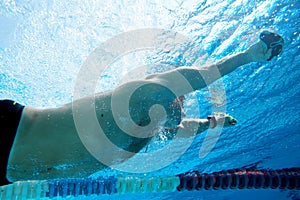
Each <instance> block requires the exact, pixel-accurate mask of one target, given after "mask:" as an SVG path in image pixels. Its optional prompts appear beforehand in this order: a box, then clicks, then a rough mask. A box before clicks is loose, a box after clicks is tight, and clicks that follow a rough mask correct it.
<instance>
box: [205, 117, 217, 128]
mask: <svg viewBox="0 0 300 200" xmlns="http://www.w3.org/2000/svg"><path fill="white" fill-rule="evenodd" d="M207 120H208V122H209V128H210V129H214V128H216V127H217V125H218V123H217V119H216V117H215V116H213V115H208V116H207Z"/></svg>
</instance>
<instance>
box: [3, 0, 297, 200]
mask: <svg viewBox="0 0 300 200" xmlns="http://www.w3.org/2000/svg"><path fill="white" fill-rule="evenodd" d="M0 6H1V7H0V8H1V10H0V11H1V16H0V26H1V30H0V34H1V38H0V52H1V53H0V56H1V57H0V66H1V71H0V72H1V73H0V82H1V84H0V98H1V99H3V98H8V99H13V100H16V101H18V102H20V103H22V104H24V105H32V106H38V107H49V106H50V107H55V106H59V105H62V104H64V103H67V102H70V101H71V100H72V98H73V90H74V82H75V80H76V76H77V74H78V72H79V70H80V68H81V66H82V64H83V62H84V60H85V59H86V58H87V56H88V55H89V54H90V53H91V52H92V51H93V50H94V49H95V48H96V47H97V46H98V45H100V44H101V43H103V42H105V41H106V40H108V39H110V38H112V37H114V36H115V35H118V34H121V33H123V32H126V31H130V30H135V29H141V28H149V27H150V28H163V29H171V30H174V31H176V32H179V33H181V34H183V35H185V36H187V37H189V38H190V39H192V40H193V41H194V42H195V43H197V44H198V45H199V46H200V47H201V48H202V49H201V53H197V52H193V51H190V49H192V47H191V48H186V49H176V48H175V49H173V51H170V52H171V53H168V52H167V53H166V52H158V53H157V55H154V56H146V59H145V60H146V61H139V59H140V57H142V56H140V55H132V57H130V56H128V57H126V58H125V59H123V60H122V61H120V63H122V68H121V69H120V68H114V70H120V73H125V72H126V70H127V69H129V68H130V67H131V65H132V63H133V60H134V62H135V63H134V65H135V66H137V65H141V64H145V63H147V62H150V61H153V60H155V61H157V60H158V61H162V60H164V62H165V63H171V64H176V65H193V62H194V61H195V59H196V58H197V57H199V56H203V57H204V58H203V59H205V60H206V62H209V61H211V62H212V61H215V60H218V59H220V58H222V57H224V56H226V55H228V54H233V53H236V52H239V51H242V50H245V49H246V48H247V47H249V45H250V44H252V43H254V42H255V41H257V38H258V36H259V33H260V31H261V30H263V29H271V30H273V31H276V32H278V33H279V34H281V35H283V36H284V39H285V48H284V51H283V53H282V54H281V56H279V57H278V58H275V59H274V60H272V61H271V62H264V63H259V64H250V65H247V66H244V67H242V68H240V69H238V70H236V71H235V72H233V73H232V74H230V75H229V76H227V77H224V78H223V79H222V82H223V84H224V87H225V90H226V101H224V99H222V98H221V97H220V98H221V99H214V98H211V94H209V92H208V91H206V90H202V91H199V92H196V93H195V94H193V95H190V96H189V97H188V99H187V102H186V112H187V113H188V114H189V115H193V114H194V113H193V111H194V110H195V104H193V102H194V101H195V99H196V100H197V101H198V102H200V103H199V104H200V105H201V107H200V116H201V117H203V116H206V115H207V114H209V113H210V112H211V109H212V105H218V106H221V107H222V106H226V110H227V112H228V113H230V114H232V115H233V116H235V117H236V118H237V119H238V120H239V123H238V125H237V126H235V127H234V128H230V129H226V130H223V131H222V134H221V136H220V138H219V140H218V142H217V143H216V145H215V147H214V148H213V150H212V151H211V152H210V153H209V154H207V155H206V156H204V157H203V158H199V149H200V147H201V145H202V144H203V141H204V138H205V135H199V136H198V137H196V138H195V139H194V141H193V143H192V145H191V147H190V148H189V149H188V150H187V151H186V152H185V153H184V155H183V156H182V157H180V159H178V160H177V161H176V162H173V163H172V164H170V165H169V166H167V167H166V168H163V169H160V170H158V171H154V172H151V173H147V174H146V176H147V177H152V176H153V177H154V176H159V175H161V176H166V175H175V174H180V173H184V172H186V171H192V170H199V171H201V172H207V173H211V172H215V171H221V170H224V169H234V168H240V167H244V166H246V167H252V166H256V167H257V168H270V169H281V168H286V167H299V165H300V159H299V158H300V155H299V154H298V153H297V151H298V150H299V147H300V145H299V141H300V137H299V130H300V125H299V118H300V115H299V103H300V102H299V100H300V96H299V89H300V86H299V78H300V71H299V69H298V66H299V63H300V55H299V54H300V53H299V52H300V46H299V40H300V37H299V36H300V25H299V18H300V14H299V13H300V12H299V8H300V3H299V1H296V0H294V1H292V0H290V1H284V2H282V1H279V0H277V1H276V0H273V1H272V0H269V1H250V0H248V1H247V0H244V1H238V0H227V1H193V0H191V1H172V2H165V3H163V2H158V1H155V2H154V1H120V2H118V3H116V2H113V1H106V2H98V1H77V0H74V1H72V2H60V1H55V0H49V1H47V2H39V1H12V0H10V1H8V0H5V1H1V3H0ZM203 52H204V53H203ZM184 53H186V54H187V55H189V57H182V56H181V55H183V54H184ZM150 55H151V54H150ZM149 60H150V61H149ZM153 70H156V71H158V70H165V69H156V68H155V69H153ZM118 72H119V71H118ZM116 74H118V73H116ZM119 78H120V77H118V76H116V75H114V74H112V73H108V75H107V76H105V77H104V81H103V82H101V84H99V88H98V90H104V89H110V88H114V87H115V86H116V85H117V83H118V80H119ZM218 84H220V83H217V84H216V85H215V86H213V89H215V90H214V92H215V93H218V92H220V91H219V90H218ZM217 96H218V95H217ZM218 108H219V107H218ZM166 144H167V143H164V141H157V142H153V143H151V144H150V145H149V148H150V149H151V148H153V149H156V148H160V147H161V146H164V145H166ZM164 156H165V155H161V158H162V159H163V158H164ZM97 175H100V176H108V175H113V176H118V175H122V176H129V175H130V174H128V173H124V172H118V171H114V170H105V171H103V172H99V173H98V174H97ZM289 195H290V197H288V196H289ZM292 195H295V193H292V194H291V193H290V192H288V191H279V190H275V191H271V190H245V191H244V190H241V191H239V190H226V191H221V190H218V191H202V192H198V191H195V192H186V191H183V192H170V193H152V194H134V195H132V194H130V195H127V194H126V195H122V196H120V195H111V196H108V195H106V196H104V197H103V198H107V199H120V198H122V199H148V198H151V199H170V198H171V199H172V198H173V199H179V198H185V199H241V196H242V198H243V199H247V198H248V199H253V198H256V199H266V198H269V199H291V198H292V197H291V196H292ZM80 198H81V199H85V198H86V199H87V198H88V199H90V197H80ZM80 198H79V199H80ZM93 198H95V199H96V198H97V197H93ZM295 198H296V197H294V199H295Z"/></svg>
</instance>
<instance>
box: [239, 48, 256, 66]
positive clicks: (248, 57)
mask: <svg viewBox="0 0 300 200" xmlns="http://www.w3.org/2000/svg"><path fill="white" fill-rule="evenodd" d="M242 56H243V60H244V61H246V63H250V62H255V60H256V59H255V56H254V55H253V54H252V53H251V52H249V49H248V50H247V51H245V52H243V53H242Z"/></svg>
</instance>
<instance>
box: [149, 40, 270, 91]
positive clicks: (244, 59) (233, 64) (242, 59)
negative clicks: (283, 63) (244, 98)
mask: <svg viewBox="0 0 300 200" xmlns="http://www.w3.org/2000/svg"><path fill="white" fill-rule="evenodd" d="M270 56H271V52H270V49H269V50H268V49H267V48H266V46H265V45H264V44H263V42H262V41H259V42H258V43H256V44H254V45H252V46H251V47H250V48H249V49H248V50H246V51H244V52H241V53H238V54H235V55H233V56H229V57H226V58H224V59H222V60H220V61H219V62H217V63H215V64H211V65H207V66H203V67H197V66H196V67H179V68H177V69H174V70H170V71H167V72H163V73H159V74H153V75H150V76H148V77H146V79H150V80H151V79H152V80H155V81H157V82H162V83H164V84H166V85H167V86H168V85H170V86H172V87H175V88H176V87H177V88H182V89H181V91H180V95H184V94H187V93H190V92H193V91H195V90H199V89H202V88H204V87H206V86H207V85H209V84H211V83H212V82H214V81H216V80H218V79H219V78H221V77H223V76H225V75H227V74H229V73H231V72H232V71H234V70H235V69H237V68H238V67H240V66H242V65H246V64H248V63H251V62H259V61H266V60H268V59H269V58H270ZM182 78H184V79H185V80H187V81H188V82H189V84H190V85H191V86H192V88H191V87H182V85H183V82H180V81H178V80H182ZM176 84H178V86H177V85H176Z"/></svg>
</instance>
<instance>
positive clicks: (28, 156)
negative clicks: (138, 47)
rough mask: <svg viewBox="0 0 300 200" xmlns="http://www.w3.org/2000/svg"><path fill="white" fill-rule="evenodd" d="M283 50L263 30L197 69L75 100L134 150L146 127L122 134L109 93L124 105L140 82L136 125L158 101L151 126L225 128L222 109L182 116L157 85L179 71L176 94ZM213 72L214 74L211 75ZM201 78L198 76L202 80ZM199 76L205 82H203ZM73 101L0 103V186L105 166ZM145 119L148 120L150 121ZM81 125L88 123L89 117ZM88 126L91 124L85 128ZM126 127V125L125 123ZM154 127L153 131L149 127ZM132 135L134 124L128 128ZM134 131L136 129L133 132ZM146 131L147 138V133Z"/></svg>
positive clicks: (133, 102) (172, 80)
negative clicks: (84, 135) (83, 132)
mask: <svg viewBox="0 0 300 200" xmlns="http://www.w3.org/2000/svg"><path fill="white" fill-rule="evenodd" d="M282 48H283V39H282V37H281V36H279V35H277V34H274V33H271V32H268V31H264V32H262V33H261V35H260V41H259V42H258V43H256V44H254V45H252V46H251V47H250V48H249V49H248V50H246V51H244V52H241V53H238V54H236V55H233V56H230V57H226V58H224V59H222V60H221V61H219V62H217V63H215V64H211V65H207V66H203V67H179V68H176V69H174V70H170V71H166V72H163V73H159V74H152V75H149V76H147V77H145V78H143V79H140V80H137V81H132V82H128V83H125V84H123V85H120V86H118V87H117V88H116V89H115V90H114V91H109V92H105V93H100V94H96V95H95V96H93V97H86V98H83V99H79V100H76V102H75V103H76V105H78V106H79V107H80V106H82V107H83V108H85V106H86V105H87V104H88V103H90V102H91V99H92V100H94V99H95V105H93V107H95V109H96V115H97V120H98V122H99V124H100V126H101V128H102V129H103V131H104V133H105V134H106V136H107V137H108V138H109V140H111V141H112V142H113V143H114V144H115V145H117V146H118V147H120V148H122V149H124V150H127V151H130V152H136V153H137V152H139V151H140V150H141V149H142V148H143V147H145V145H147V143H148V142H149V141H150V140H151V137H152V136H153V135H151V133H149V132H152V130H151V129H143V130H145V131H139V132H138V134H139V136H140V137H133V136H131V135H128V134H126V133H125V132H123V131H122V130H121V129H120V128H119V127H118V125H117V124H116V122H115V120H114V117H113V113H112V108H111V97H112V94H114V95H116V96H117V97H118V98H117V99H116V100H115V101H117V102H115V103H116V104H117V105H123V104H124V98H127V95H128V94H127V93H126V91H127V90H128V88H131V87H135V86H137V85H143V87H141V88H140V89H139V90H138V92H136V93H134V94H132V96H131V99H130V103H129V112H130V116H131V117H132V120H133V121H134V122H135V123H136V125H138V126H139V127H145V126H147V125H148V124H150V122H151V120H152V118H150V117H149V115H151V114H149V108H150V107H151V106H153V105H155V104H160V105H163V106H164V108H165V111H166V115H167V119H168V120H167V122H165V118H163V117H162V116H160V115H158V116H156V115H154V116H155V118H156V119H155V122H156V126H161V125H162V124H164V125H165V128H166V129H172V130H173V131H175V133H176V131H179V130H183V132H186V133H187V134H186V137H190V136H191V135H190V134H189V133H191V132H193V133H195V130H193V129H195V128H196V129H197V130H196V133H201V132H203V131H205V130H207V129H209V128H215V127H216V126H223V127H230V126H233V125H235V124H236V123H237V121H236V120H235V119H234V118H233V117H231V116H229V115H227V114H225V113H213V115H211V116H208V117H207V118H206V119H187V118H184V117H183V118H182V99H181V100H180V98H177V97H176V96H175V95H174V94H172V93H170V91H169V90H168V89H167V88H166V87H162V86H161V85H168V84H172V86H176V87H178V88H180V87H181V85H178V84H177V82H178V81H177V80H178V79H177V78H178V74H181V75H182V76H183V77H184V78H185V79H186V80H187V81H188V82H189V84H190V85H191V87H190V88H189V89H187V88H185V89H184V90H181V89H179V90H178V93H180V95H178V96H182V95H185V94H187V93H190V92H193V91H195V90H199V89H201V88H204V87H206V86H207V84H210V83H212V82H214V81H216V80H217V79H219V78H220V77H223V76H225V75H227V74H229V73H231V72H232V71H234V70H235V69H237V68H238V67H240V66H242V65H245V64H248V63H251V62H260V61H268V60H270V59H272V58H273V57H274V56H277V55H278V54H279V53H280V52H281V51H282ZM215 71H217V72H218V74H216V73H214V72H215ZM203 77H204V78H203ZM204 79H205V80H204ZM72 105H74V102H73V103H69V104H66V105H64V106H62V107H59V108H48V109H38V108H33V107H30V106H26V107H24V106H22V105H20V104H18V103H16V102H13V101H10V100H2V101H0V137H1V138H0V139H1V140H0V143H1V166H0V167H1V168H0V172H1V175H0V178H1V180H0V181H1V182H0V184H1V185H4V184H8V183H9V181H19V180H32V179H39V180H41V179H54V178H66V177H68V178H71V177H77V178H79V177H87V176H89V175H90V174H92V173H94V172H96V171H99V170H101V169H104V168H106V167H107V166H105V165H104V164H102V163H100V162H99V161H98V160H97V159H95V158H94V157H93V156H92V155H91V154H90V153H89V151H88V150H87V149H86V148H85V146H84V145H83V143H82V141H81V140H80V138H79V135H78V132H77V129H76V126H75V123H74V118H73V117H74V115H73V114H74V113H73V112H74V110H73V107H72ZM150 119H151V120H150ZM83 120H85V121H84V123H86V124H89V123H90V121H89V119H83ZM91 128H92V127H91ZM129 129H130V127H129ZM153 130H154V129H153ZM129 131H130V132H131V133H136V132H137V131H136V127H132V129H130V130H129ZM136 134H137V133H136ZM149 135H150V136H149ZM101 148H102V149H103V151H104V152H107V155H106V156H107V157H108V158H109V159H116V160H126V159H128V157H122V156H123V154H121V153H120V155H115V156H116V157H114V158H111V157H112V155H111V154H110V149H107V148H106V147H105V146H103V147H101Z"/></svg>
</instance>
